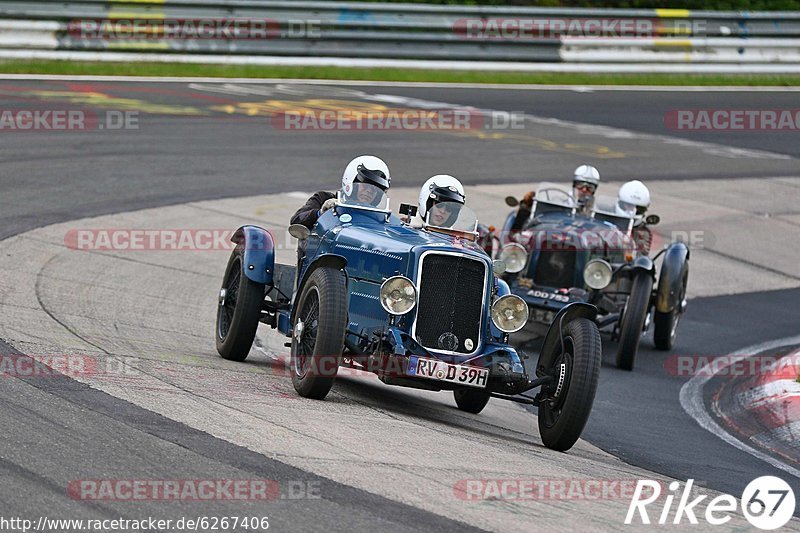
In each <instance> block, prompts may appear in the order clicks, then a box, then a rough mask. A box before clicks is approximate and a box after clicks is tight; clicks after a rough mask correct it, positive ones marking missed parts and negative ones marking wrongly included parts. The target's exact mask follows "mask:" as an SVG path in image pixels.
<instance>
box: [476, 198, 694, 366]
mask: <svg viewBox="0 0 800 533" xmlns="http://www.w3.org/2000/svg"><path fill="white" fill-rule="evenodd" d="M535 198H536V200H535V202H534V205H533V208H532V212H531V215H530V218H529V219H528V220H526V221H525V223H524V224H522V227H521V230H519V231H512V224H513V222H514V220H515V217H516V214H517V213H516V211H514V212H512V213H510V214H509V215H508V217H507V219H506V222H505V225H504V228H503V230H502V233H501V235H496V234H495V235H490V234H486V233H484V235H483V239H482V245H483V246H484V247H485V248H487V249H490V248H491V249H493V250H495V252H496V255H497V256H498V257H499V258H500V259H503V260H504V261H505V262H506V263H507V266H508V272H507V273H506V274H505V280H506V281H507V282H508V283H509V285H510V287H511V292H512V294H516V295H518V296H520V297H521V298H523V299H524V300H525V302H526V303H527V304H528V306H529V307H530V320H529V324H528V326H527V327H526V332H528V333H529V334H532V335H544V334H545V333H546V330H547V328H548V326H549V324H550V322H551V320H552V319H553V317H554V316H555V315H556V314H557V313H558V312H559V311H560V310H561V309H563V308H564V307H565V306H569V305H571V304H573V303H575V302H586V303H591V304H593V305H595V306H596V307H597V308H598V315H597V317H596V322H597V325H598V327H599V328H600V329H601V330H607V331H608V333H610V335H611V337H612V339H614V340H617V341H619V344H618V347H617V366H619V367H620V368H623V369H626V370H632V369H633V366H634V360H635V357H636V353H637V351H638V346H639V341H640V339H641V336H642V334H643V333H644V332H646V331H647V329H648V328H649V326H650V324H651V322H654V323H655V331H654V341H655V345H656V348H658V349H662V350H669V349H671V348H672V345H673V343H674V341H675V338H676V336H677V329H678V323H679V321H680V318H681V315H682V314H683V312H684V311H685V310H686V299H685V296H686V286H687V282H688V276H689V249H688V248H687V246H686V245H685V244H684V243H682V242H673V243H670V244H668V245H667V246H666V247H665V248H664V249H663V250H661V251H660V252H658V253H657V254H656V255H655V256H654V257H652V258H651V257H650V256H649V255H647V254H646V253H641V250H640V249H639V248H638V247H637V240H636V235H635V234H634V231H635V228H634V217H635V213H625V212H620V211H619V210H618V209H616V208H615V205H616V199H615V198H610V197H603V196H598V197H597V199H596V201H595V207H594V209H593V212H592V213H591V215H590V216H586V215H582V214H580V213H577V212H576V211H577V202H576V201H575V199H574V197H573V196H572V194H571V191H570V190H569V189H566V188H565V187H564V186H563V185H559V184H554V183H546V182H545V183H542V184H541V185H540V186H539V188H538V189H537V191H536V195H535ZM507 203H508V204H509V205H511V206H516V205H517V202H516V200H515V199H514V198H511V197H509V198H508V199H507ZM648 220H649V224H650V225H653V224H656V223H658V217H657V216H656V215H650V217H648ZM647 234H648V235H650V233H649V232H648V233H647ZM498 241H500V242H499V244H498ZM492 244H494V246H491V245H492ZM659 258H660V259H661V268H660V274H657V273H656V270H657V268H656V261H658V260H659Z"/></svg>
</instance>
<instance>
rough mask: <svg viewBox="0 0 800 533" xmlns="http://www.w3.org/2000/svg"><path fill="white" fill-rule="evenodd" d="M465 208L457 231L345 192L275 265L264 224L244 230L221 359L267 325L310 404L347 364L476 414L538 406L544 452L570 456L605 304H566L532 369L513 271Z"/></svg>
mask: <svg viewBox="0 0 800 533" xmlns="http://www.w3.org/2000/svg"><path fill="white" fill-rule="evenodd" d="M362 186H365V185H363V184H362ZM380 194H383V192H382V191H380ZM455 207H458V208H459V209H460V214H459V217H458V220H457V221H456V222H455V223H452V224H450V225H448V227H446V228H445V227H440V228H437V227H433V226H429V225H424V226H423V227H422V228H414V227H411V226H410V225H408V224H406V223H404V222H402V221H401V220H400V219H399V218H398V217H396V216H394V215H393V214H391V211H390V210H389V208H388V198H387V199H386V201H385V202H383V201H381V202H380V204H379V205H378V206H377V207H376V206H375V205H373V204H369V205H366V204H363V205H362V204H359V203H358V202H357V201H356V200H352V199H351V200H347V199H344V198H342V197H341V196H340V197H339V203H338V205H337V206H336V207H335V208H334V209H331V210H330V211H327V212H326V213H324V214H323V215H322V216H321V217H320V219H319V221H318V222H317V224H316V225H315V226H314V228H313V230H310V231H309V230H308V229H307V228H305V227H303V226H292V227H290V230H289V231H290V233H292V235H293V236H295V237H296V238H298V241H299V244H298V257H297V264H296V265H281V264H275V261H274V246H273V238H272V236H271V235H270V234H269V233H268V232H267V231H266V230H264V229H261V228H259V227H256V226H243V227H241V228H239V229H238V230H236V232H235V233H234V235H233V237H232V240H233V241H234V242H235V243H236V245H237V246H236V248H235V250H234V251H233V253H232V254H231V257H230V260H229V262H228V266H227V269H226V272H225V276H224V280H223V285H222V289H221V290H220V294H219V307H218V313H217V325H216V335H215V336H216V343H217V350H218V352H219V353H220V355H221V356H222V357H224V358H226V359H231V360H236V361H243V360H244V359H245V358H246V357H247V355H248V352H249V351H250V347H251V344H252V342H253V339H254V336H255V333H256V328H257V326H258V324H259V323H264V324H267V325H269V326H270V327H272V328H275V329H277V330H278V331H279V332H280V333H281V334H282V335H285V338H286V341H287V343H286V346H287V347H288V346H291V358H290V371H291V374H292V381H293V383H294V386H295V389H296V390H297V392H298V393H299V394H300V395H301V396H304V397H308V398H317V399H322V398H324V397H325V396H326V394H327V393H328V391H329V390H330V389H331V386H332V385H333V382H334V379H335V377H336V374H337V370H338V368H340V367H341V366H347V367H352V368H356V369H360V370H365V371H369V372H373V373H375V374H377V375H378V377H379V378H380V380H381V381H383V382H384V383H386V384H389V385H399V386H405V387H414V388H418V389H426V390H432V391H440V390H452V391H453V393H454V396H455V402H456V404H457V405H458V407H459V409H461V410H464V411H467V412H471V413H478V412H480V411H481V410H482V409H483V408H484V407H485V406H486V404H487V402H488V401H489V399H490V398H491V397H495V398H502V399H506V400H511V401H516V402H521V403H527V404H532V405H538V407H539V428H540V431H541V435H542V440H543V442H544V444H545V445H546V446H548V447H550V448H553V449H557V450H567V449H569V448H570V447H571V446H572V445H573V444H574V443H575V442H576V440H577V439H578V437H579V436H580V434H581V432H582V430H583V427H584V425H585V423H586V420H587V418H588V416H589V412H590V410H591V407H592V402H593V400H594V395H595V390H596V387H597V379H598V372H599V367H600V356H601V350H600V336H599V332H598V330H597V327H596V325H595V323H594V319H595V316H596V313H597V310H596V309H595V307H594V306H592V305H589V304H585V303H579V304H576V305H570V306H565V307H564V308H563V309H561V310H559V312H558V313H556V314H555V315H554V317H553V324H552V327H551V328H550V330H549V332H548V333H547V335H546V341H545V343H544V347H543V348H542V351H541V353H540V355H539V358H538V362H537V364H536V365H535V366H533V365H530V366H526V364H525V361H524V359H523V358H522V357H520V354H519V353H517V351H516V350H515V349H514V348H512V347H511V346H510V345H509V344H508V339H509V334H510V333H513V332H514V331H517V330H519V329H520V328H522V327H523V326H524V325H525V323H526V322H527V318H528V306H527V304H526V303H525V302H524V301H523V300H522V299H521V298H520V297H518V296H515V295H512V294H510V293H509V289H508V286H507V285H506V284H505V283H504V282H503V281H501V280H499V279H498V277H497V274H498V273H501V272H502V269H503V263H502V262H501V261H492V259H491V258H490V257H488V256H487V255H486V254H485V253H484V252H483V250H482V249H481V248H480V247H479V246H478V245H477V244H476V242H475V238H476V232H475V229H476V224H477V220H476V219H475V216H474V213H472V212H471V211H470V210H469V209H468V208H466V207H462V206H455ZM534 388H540V390H539V391H538V393H537V394H536V395H535V396H526V395H524V394H523V393H525V392H527V391H530V390H531V389H534Z"/></svg>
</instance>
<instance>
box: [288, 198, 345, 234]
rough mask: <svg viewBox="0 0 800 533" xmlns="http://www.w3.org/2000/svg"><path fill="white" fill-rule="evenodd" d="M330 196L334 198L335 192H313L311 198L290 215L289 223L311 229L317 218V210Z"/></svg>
mask: <svg viewBox="0 0 800 533" xmlns="http://www.w3.org/2000/svg"><path fill="white" fill-rule="evenodd" d="M331 198H336V194H334V193H332V192H326V191H319V192H317V193H314V194H313V195H312V196H311V198H309V199H308V201H307V202H306V203H305V205H304V206H303V207H301V208H300V209H298V210H297V213H295V214H294V215H293V216H292V221H291V223H292V224H302V225H303V226H305V227H307V228H308V229H312V228H313V227H314V224H316V223H317V219H318V218H319V210H320V209H321V208H322V204H324V203H325V202H326V201H327V200H330V199H331Z"/></svg>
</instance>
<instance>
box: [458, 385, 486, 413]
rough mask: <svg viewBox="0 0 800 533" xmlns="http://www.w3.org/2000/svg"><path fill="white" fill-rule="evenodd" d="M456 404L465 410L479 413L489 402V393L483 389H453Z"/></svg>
mask: <svg viewBox="0 0 800 533" xmlns="http://www.w3.org/2000/svg"><path fill="white" fill-rule="evenodd" d="M453 397H454V398H455V399H456V405H457V406H458V408H459V409H461V410H462V411H464V412H467V413H472V414H475V415H477V414H478V413H480V412H481V411H483V408H484V407H486V404H487V403H489V393H488V392H485V391H482V390H477V389H476V390H472V389H456V390H454V391H453Z"/></svg>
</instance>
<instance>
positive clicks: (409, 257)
mask: <svg viewBox="0 0 800 533" xmlns="http://www.w3.org/2000/svg"><path fill="white" fill-rule="evenodd" d="M330 233H331V234H333V235H331V236H330V238H332V239H333V240H334V243H333V250H332V251H333V253H335V254H338V255H341V256H343V257H345V259H347V270H348V273H349V275H351V276H355V277H358V278H360V279H368V280H374V281H376V282H379V281H381V280H382V279H384V278H386V277H389V276H391V275H393V274H403V275H406V276H411V275H412V274H413V272H414V269H415V266H416V264H417V262H418V258H419V256H420V255H421V254H423V253H424V252H426V251H428V250H434V251H451V252H457V253H463V254H466V255H470V256H474V257H475V258H477V259H480V260H482V261H488V257H486V254H485V253H484V252H483V250H482V249H481V248H480V247H479V246H477V245H476V244H475V243H473V242H469V241H465V240H462V239H457V238H455V237H450V236H448V235H443V234H438V233H433V232H428V231H425V230H420V229H415V228H411V227H408V226H404V225H400V224H397V225H395V224H391V223H390V224H366V225H358V226H356V225H347V224H345V225H343V226H339V227H338V228H335V229H334V230H333V231H331V232H330Z"/></svg>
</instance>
